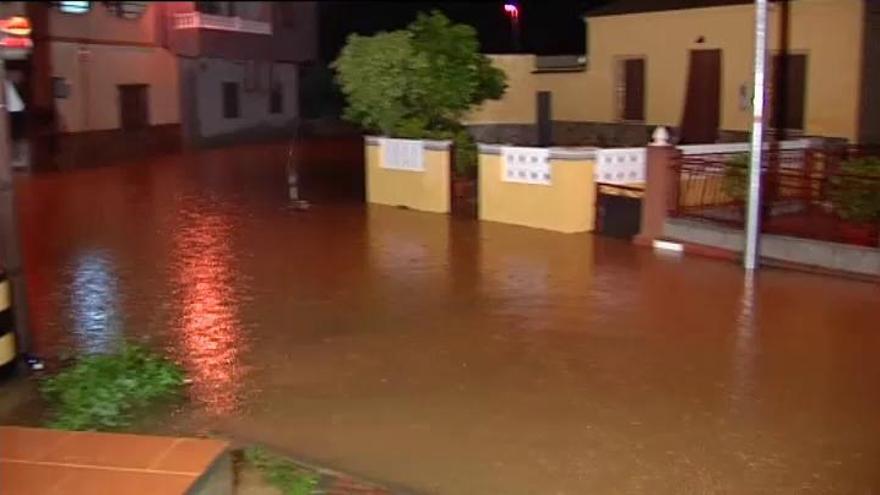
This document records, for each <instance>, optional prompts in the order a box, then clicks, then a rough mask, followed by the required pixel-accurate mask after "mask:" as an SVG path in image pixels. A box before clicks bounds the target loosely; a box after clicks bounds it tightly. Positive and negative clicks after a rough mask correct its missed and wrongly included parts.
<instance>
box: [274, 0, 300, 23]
mask: <svg viewBox="0 0 880 495" xmlns="http://www.w3.org/2000/svg"><path fill="white" fill-rule="evenodd" d="M276 5H278V18H279V21H280V23H281V25H282V26H283V27H286V28H292V27H294V26H295V24H296V2H278V3H277V4H276Z"/></svg>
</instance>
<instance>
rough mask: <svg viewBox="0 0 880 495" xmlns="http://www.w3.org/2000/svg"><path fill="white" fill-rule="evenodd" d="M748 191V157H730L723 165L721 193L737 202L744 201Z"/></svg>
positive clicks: (743, 155)
mask: <svg viewBox="0 0 880 495" xmlns="http://www.w3.org/2000/svg"><path fill="white" fill-rule="evenodd" d="M748 190H749V155H748V154H740V155H736V156H733V157H731V158H730V159H728V160H727V162H726V163H725V164H724V178H723V179H722V180H721V191H722V192H723V193H724V194H725V195H727V196H728V197H730V198H731V199H734V200H737V201H744V200H745V199H746V194H747V193H748Z"/></svg>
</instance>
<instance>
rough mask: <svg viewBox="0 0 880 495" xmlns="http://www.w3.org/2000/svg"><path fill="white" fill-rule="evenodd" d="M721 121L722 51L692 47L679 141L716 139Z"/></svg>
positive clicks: (713, 140)
mask: <svg viewBox="0 0 880 495" xmlns="http://www.w3.org/2000/svg"><path fill="white" fill-rule="evenodd" d="M720 120H721V50H691V56H690V69H689V71H688V81H687V92H686V93H685V102H684V113H683V115H682V119H681V139H680V141H679V142H680V143H681V144H701V143H714V142H716V141H717V140H718V127H719V124H720Z"/></svg>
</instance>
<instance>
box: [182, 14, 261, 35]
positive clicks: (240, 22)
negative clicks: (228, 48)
mask: <svg viewBox="0 0 880 495" xmlns="http://www.w3.org/2000/svg"><path fill="white" fill-rule="evenodd" d="M171 25H172V27H173V28H174V29H214V30H218V31H233V32H236V33H252V34H266V35H271V34H272V24H271V23H268V22H263V21H253V20H250V19H242V18H241V17H229V16H224V15H213V14H203V13H201V12H186V13H180V14H174V16H173V17H172V23H171Z"/></svg>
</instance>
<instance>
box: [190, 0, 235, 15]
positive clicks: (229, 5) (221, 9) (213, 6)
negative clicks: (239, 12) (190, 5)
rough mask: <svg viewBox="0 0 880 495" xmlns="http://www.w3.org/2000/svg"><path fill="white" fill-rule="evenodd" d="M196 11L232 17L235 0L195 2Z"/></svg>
mask: <svg viewBox="0 0 880 495" xmlns="http://www.w3.org/2000/svg"><path fill="white" fill-rule="evenodd" d="M196 11H197V12H201V13H202V14H212V15H225V16H230V17H232V16H235V2H196Z"/></svg>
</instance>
